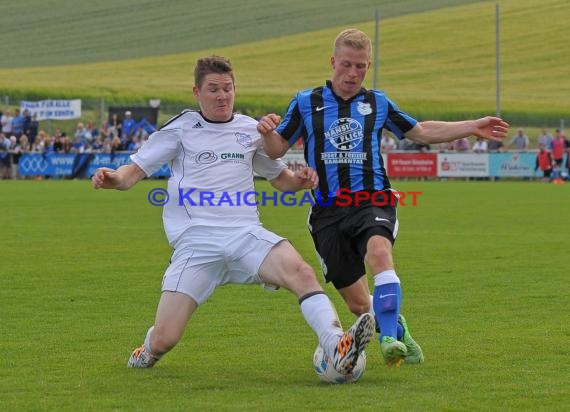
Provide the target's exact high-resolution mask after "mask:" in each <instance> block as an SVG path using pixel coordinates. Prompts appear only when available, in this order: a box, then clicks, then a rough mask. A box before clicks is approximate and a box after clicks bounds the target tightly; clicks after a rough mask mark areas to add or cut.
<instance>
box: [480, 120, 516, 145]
mask: <svg viewBox="0 0 570 412" xmlns="http://www.w3.org/2000/svg"><path fill="white" fill-rule="evenodd" d="M475 127H476V130H475V132H474V133H473V134H474V135H475V136H478V137H482V138H484V139H489V140H496V141H499V142H500V141H502V140H503V139H504V138H505V137H506V136H507V133H508V132H509V124H508V123H507V122H505V121H504V120H503V119H501V118H499V117H492V116H487V117H482V118H481V119H477V120H475Z"/></svg>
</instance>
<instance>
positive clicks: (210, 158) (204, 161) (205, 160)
mask: <svg viewBox="0 0 570 412" xmlns="http://www.w3.org/2000/svg"><path fill="white" fill-rule="evenodd" d="M216 160H218V155H216V153H214V152H213V151H212V150H202V151H201V152H200V153H198V154H197V155H196V158H195V161H196V163H198V164H201V165H208V164H210V163H214V162H215V161H216Z"/></svg>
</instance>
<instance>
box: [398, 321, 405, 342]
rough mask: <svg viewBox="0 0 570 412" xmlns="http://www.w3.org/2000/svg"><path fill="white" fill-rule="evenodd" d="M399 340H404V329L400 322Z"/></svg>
mask: <svg viewBox="0 0 570 412" xmlns="http://www.w3.org/2000/svg"><path fill="white" fill-rule="evenodd" d="M397 333H398V340H399V341H401V340H402V339H404V327H403V326H402V324H401V323H400V322H398V332H397Z"/></svg>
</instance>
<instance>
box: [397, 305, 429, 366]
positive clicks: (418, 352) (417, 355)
mask: <svg viewBox="0 0 570 412" xmlns="http://www.w3.org/2000/svg"><path fill="white" fill-rule="evenodd" d="M398 321H399V322H400V324H401V325H402V327H403V328H404V336H403V337H402V341H403V342H404V345H406V350H407V354H406V356H405V357H404V362H405V363H410V364H417V363H424V353H423V352H422V348H421V346H420V345H418V343H417V342H416V341H415V340H414V338H412V335H411V334H410V329H409V328H408V324H407V323H406V319H405V318H404V317H403V316H402V315H399V316H398Z"/></svg>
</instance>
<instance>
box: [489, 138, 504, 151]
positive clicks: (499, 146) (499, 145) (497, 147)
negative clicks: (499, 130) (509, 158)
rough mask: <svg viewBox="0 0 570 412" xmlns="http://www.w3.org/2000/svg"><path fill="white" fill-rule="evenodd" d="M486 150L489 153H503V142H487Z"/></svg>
mask: <svg viewBox="0 0 570 412" xmlns="http://www.w3.org/2000/svg"><path fill="white" fill-rule="evenodd" d="M487 150H488V151H489V152H504V151H505V150H504V146H503V142H499V141H497V140H489V142H487Z"/></svg>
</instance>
